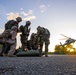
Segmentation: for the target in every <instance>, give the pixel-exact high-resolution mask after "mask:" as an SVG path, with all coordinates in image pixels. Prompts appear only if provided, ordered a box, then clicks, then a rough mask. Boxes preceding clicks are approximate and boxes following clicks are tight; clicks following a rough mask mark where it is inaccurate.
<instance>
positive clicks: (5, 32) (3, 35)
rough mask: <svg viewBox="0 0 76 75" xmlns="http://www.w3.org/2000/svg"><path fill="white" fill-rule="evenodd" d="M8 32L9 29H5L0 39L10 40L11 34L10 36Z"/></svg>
mask: <svg viewBox="0 0 76 75" xmlns="http://www.w3.org/2000/svg"><path fill="white" fill-rule="evenodd" d="M10 32H11V30H10V29H7V30H5V31H4V32H3V33H2V34H0V38H4V37H5V38H7V39H8V38H11V36H12V35H11V34H10Z"/></svg>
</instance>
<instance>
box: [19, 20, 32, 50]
mask: <svg viewBox="0 0 76 75" xmlns="http://www.w3.org/2000/svg"><path fill="white" fill-rule="evenodd" d="M30 24H31V22H30V21H26V24H25V26H23V25H21V26H20V31H21V32H22V34H21V35H20V36H21V44H22V49H23V50H25V49H26V50H27V40H28V36H29V33H30V28H29V27H30Z"/></svg>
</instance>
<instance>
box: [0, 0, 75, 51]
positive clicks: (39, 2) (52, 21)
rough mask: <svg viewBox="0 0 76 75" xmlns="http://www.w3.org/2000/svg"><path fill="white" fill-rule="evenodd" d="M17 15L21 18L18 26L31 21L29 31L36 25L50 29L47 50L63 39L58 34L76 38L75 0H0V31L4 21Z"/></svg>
mask: <svg viewBox="0 0 76 75" xmlns="http://www.w3.org/2000/svg"><path fill="white" fill-rule="evenodd" d="M17 16H21V17H22V19H23V21H22V22H21V23H20V24H19V26H20V25H24V24H25V22H26V20H30V21H31V33H32V32H36V28H37V27H38V26H42V27H45V28H48V29H49V30H50V33H51V36H50V45H49V51H54V46H55V45H56V44H59V42H64V41H65V40H63V41H62V40H59V39H62V38H64V37H63V36H61V35H60V34H64V35H67V36H69V37H72V38H75V39H76V0H0V33H1V32H3V30H4V25H5V23H6V22H7V21H8V20H10V19H13V18H16V17H17ZM19 40H20V39H19V37H18V46H19V45H20V42H19Z"/></svg>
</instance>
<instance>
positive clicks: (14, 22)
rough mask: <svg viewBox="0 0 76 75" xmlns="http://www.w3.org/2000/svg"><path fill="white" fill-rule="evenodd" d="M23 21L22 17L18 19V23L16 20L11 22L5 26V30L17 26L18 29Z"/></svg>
mask: <svg viewBox="0 0 76 75" xmlns="http://www.w3.org/2000/svg"><path fill="white" fill-rule="evenodd" d="M21 21H22V18H21V17H17V18H16V21H15V20H9V21H8V22H7V23H6V24H5V30H7V29H11V28H12V26H17V28H18V24H19V23H20V22H21Z"/></svg>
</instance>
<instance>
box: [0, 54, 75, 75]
mask: <svg viewBox="0 0 76 75" xmlns="http://www.w3.org/2000/svg"><path fill="white" fill-rule="evenodd" d="M0 75H76V56H75V55H51V56H49V57H0Z"/></svg>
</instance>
